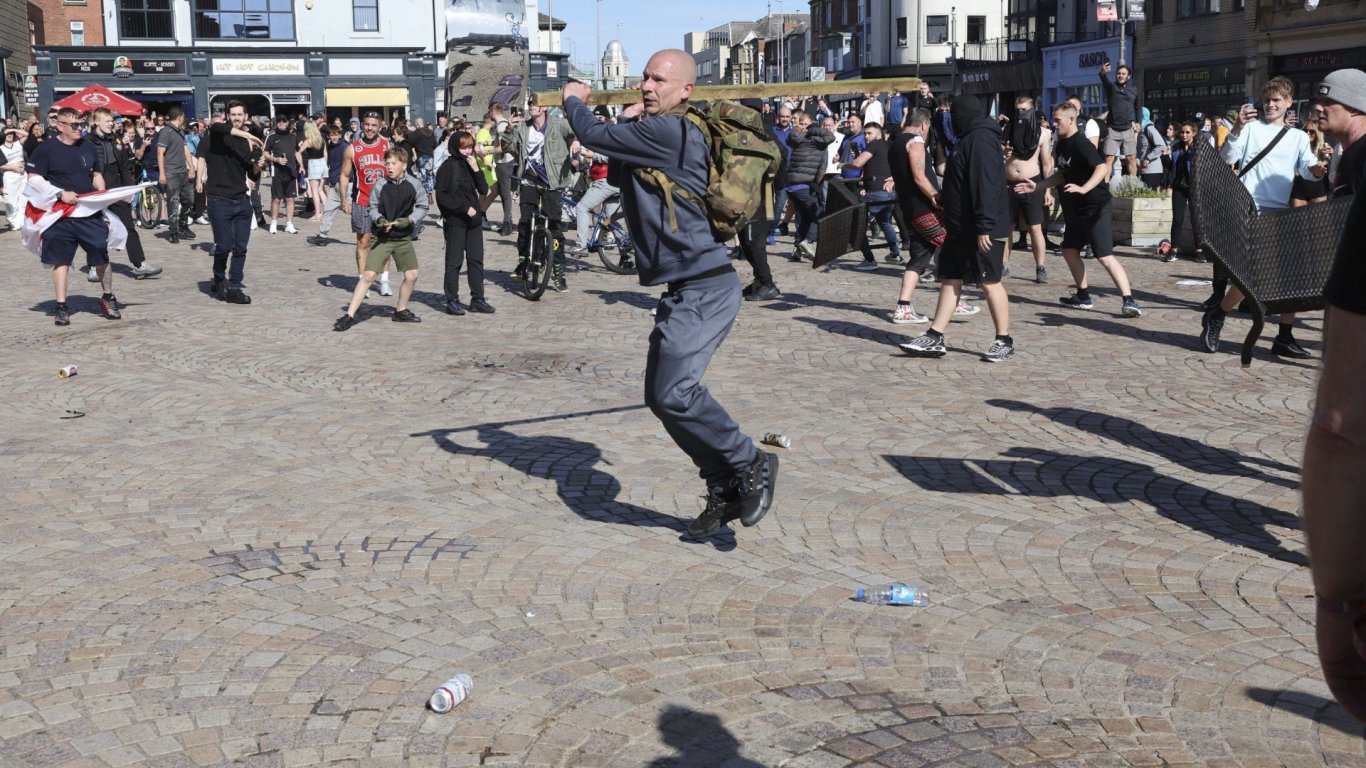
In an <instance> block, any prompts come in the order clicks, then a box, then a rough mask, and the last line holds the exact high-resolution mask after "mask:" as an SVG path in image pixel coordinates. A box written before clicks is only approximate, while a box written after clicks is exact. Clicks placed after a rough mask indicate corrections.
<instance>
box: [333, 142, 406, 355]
mask: <svg viewBox="0 0 1366 768" xmlns="http://www.w3.org/2000/svg"><path fill="white" fill-rule="evenodd" d="M369 211H370V221H371V222H372V226H373V231H374V235H375V244H374V245H372V246H371V247H370V252H369V253H368V254H367V255H366V257H365V271H363V272H362V273H361V276H360V282H358V283H356V290H355V292H354V293H352V294H351V305H350V306H349V307H347V309H346V314H344V315H342V316H341V317H339V318H337V322H336V323H334V324H333V325H332V330H334V331H345V330H347V329H349V328H350V327H351V326H353V325H355V324H356V310H358V309H360V305H361V302H362V301H364V300H365V294H366V293H367V292H368V291H369V290H370V285H371V284H372V283H374V282H375V278H376V277H378V276H379V273H380V271H381V270H383V269H384V262H385V261H387V260H388V259H393V261H394V266H395V267H396V268H398V269H399V270H400V271H402V272H403V285H401V286H399V289H398V301H397V302H396V303H395V304H394V315H393V318H392V319H393V321H394V322H396V323H420V322H422V318H420V317H418V316H417V315H415V314H413V311H412V310H411V309H408V299H409V298H411V297H412V295H413V286H415V285H417V251H415V250H413V235H415V234H416V233H417V225H418V222H421V221H422V219H423V218H425V217H426V216H427V190H425V189H423V187H422V182H420V181H418V180H417V179H416V178H415V177H413V176H409V175H408V151H407V150H406V149H402V148H399V147H392V148H390V149H388V150H387V151H385V153H384V178H382V179H380V180H378V181H376V182H375V186H374V188H373V189H371V190H370V207H369Z"/></svg>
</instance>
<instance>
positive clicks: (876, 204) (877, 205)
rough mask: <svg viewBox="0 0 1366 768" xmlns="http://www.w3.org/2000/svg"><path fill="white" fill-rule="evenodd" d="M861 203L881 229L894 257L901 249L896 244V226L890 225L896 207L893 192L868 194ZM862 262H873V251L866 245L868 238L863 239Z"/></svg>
mask: <svg viewBox="0 0 1366 768" xmlns="http://www.w3.org/2000/svg"><path fill="white" fill-rule="evenodd" d="M863 202H865V203H867V204H868V215H869V216H872V217H873V221H876V222H877V224H878V226H879V227H882V234H883V236H884V237H886V238H887V245H889V246H891V248H892V252H891V255H893V256H895V255H897V254H898V253H900V252H901V248H900V247H899V246H898V245H897V242H896V226H895V225H893V224H892V212H893V210H894V209H895V207H896V193H895V192H869V193H868V194H866V195H864V196H863ZM863 260H864V261H872V260H873V249H872V248H871V247H870V246H869V245H868V238H866V237H865V238H864V239H863Z"/></svg>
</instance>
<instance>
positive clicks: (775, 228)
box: [769, 188, 787, 234]
mask: <svg viewBox="0 0 1366 768" xmlns="http://www.w3.org/2000/svg"><path fill="white" fill-rule="evenodd" d="M786 208H787V189H785V188H779V189H775V190H774V191H773V222H772V223H771V224H770V225H769V226H771V227H772V229H771V230H770V231H771V232H773V233H774V234H777V233H778V232H779V231H781V230H782V224H783V211H784V210H785V209H786Z"/></svg>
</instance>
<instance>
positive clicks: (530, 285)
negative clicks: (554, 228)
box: [517, 185, 555, 301]
mask: <svg viewBox="0 0 1366 768" xmlns="http://www.w3.org/2000/svg"><path fill="white" fill-rule="evenodd" d="M537 188H538V189H540V190H541V191H542V192H546V191H548V188H546V187H543V186H540V185H537ZM545 198H546V196H545V195H544V194H541V195H539V196H538V197H537V199H536V212H535V213H534V214H532V216H531V242H530V243H529V246H530V247H529V248H528V250H529V251H530V253H528V254H527V256H526V259H525V260H523V261H521V263H519V264H518V265H517V272H518V273H520V275H519V277H520V279H521V281H522V295H523V296H525V297H526V298H527V299H528V300H529V301H540V299H541V296H543V295H544V294H545V289H546V286H548V285H550V274H551V272H552V271H553V270H554V264H555V238H554V237H553V236H552V233H551V232H550V217H549V216H547V215H546V212H545Z"/></svg>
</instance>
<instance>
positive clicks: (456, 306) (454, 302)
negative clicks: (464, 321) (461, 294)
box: [446, 299, 465, 315]
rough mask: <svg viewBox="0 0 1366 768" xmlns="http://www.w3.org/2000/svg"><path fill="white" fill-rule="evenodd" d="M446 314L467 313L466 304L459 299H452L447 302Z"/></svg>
mask: <svg viewBox="0 0 1366 768" xmlns="http://www.w3.org/2000/svg"><path fill="white" fill-rule="evenodd" d="M446 314H448V315H463V314H465V305H463V304H461V303H460V300H459V299H451V300H450V301H447V302H446Z"/></svg>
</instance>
